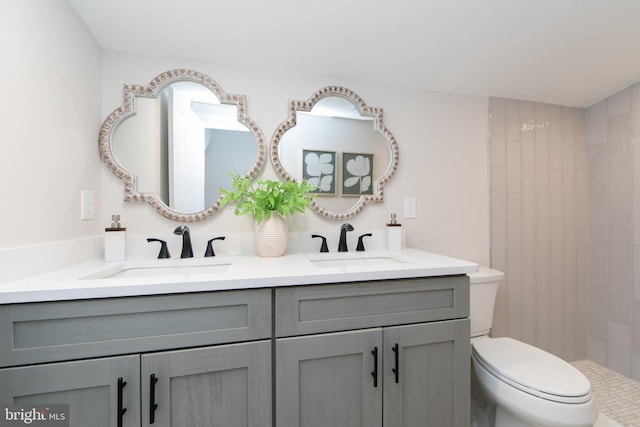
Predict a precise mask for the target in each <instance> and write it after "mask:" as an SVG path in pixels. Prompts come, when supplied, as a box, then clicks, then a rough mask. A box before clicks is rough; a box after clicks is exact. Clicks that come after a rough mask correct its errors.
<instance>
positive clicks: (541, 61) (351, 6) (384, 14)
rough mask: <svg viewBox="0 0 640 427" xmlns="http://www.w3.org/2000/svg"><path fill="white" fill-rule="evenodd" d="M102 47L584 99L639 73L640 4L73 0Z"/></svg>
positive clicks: (560, 100) (377, 80)
mask: <svg viewBox="0 0 640 427" xmlns="http://www.w3.org/2000/svg"><path fill="white" fill-rule="evenodd" d="M69 3H71V5H72V6H73V7H74V8H75V10H76V11H77V13H78V14H79V15H80V17H81V18H82V20H83V21H84V22H85V23H86V25H87V26H88V27H89V29H90V30H91V32H92V33H93V34H94V35H95V37H96V39H97V40H98V42H99V43H100V45H101V46H102V47H103V48H104V49H107V50H115V51H122V52H130V53H138V54H148V55H159V56H166V57H171V58H181V59H187V60H194V61H203V62H209V63H218V64H221V65H236V66H239V67H243V68H252V69H257V70H261V69H262V70H272V71H277V72H282V71H285V72H289V73H292V74H294V75H295V74H301V73H304V74H312V75H315V76H320V77H327V78H332V79H340V80H349V81H353V80H357V81H365V82H369V83H374V84H383V85H388V86H397V87H403V88H411V89H423V90H429V91H438V92H449V93H459V94H468V95H481V96H498V97H506V98H515V99H525V100H532V101H538V102H548V103H553V104H560V105H567V106H579V107H586V106H589V105H591V104H593V103H595V102H597V101H599V100H600V99H602V98H605V97H607V96H609V95H611V94H612V93H615V92H617V91H618V90H620V89H623V88H625V87H627V86H628V85H630V84H632V83H634V82H636V81H640V1H638V0H226V1H223V0H179V1H176V0H108V1H106V0H69Z"/></svg>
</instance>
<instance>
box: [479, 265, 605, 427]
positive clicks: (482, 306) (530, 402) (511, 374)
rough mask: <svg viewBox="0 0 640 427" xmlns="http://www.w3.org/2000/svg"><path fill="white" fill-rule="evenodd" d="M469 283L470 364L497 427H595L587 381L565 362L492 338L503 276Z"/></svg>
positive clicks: (483, 272)
mask: <svg viewBox="0 0 640 427" xmlns="http://www.w3.org/2000/svg"><path fill="white" fill-rule="evenodd" d="M469 277H470V282H471V307H470V308H471V360H472V372H473V375H475V376H476V378H475V380H476V383H477V384H479V387H480V389H481V390H482V392H483V393H484V394H485V395H486V397H487V398H488V399H489V400H490V401H492V402H493V403H495V405H496V412H495V426H496V427H533V426H535V427H591V426H593V424H594V423H595V421H596V418H597V416H598V411H597V408H596V405H595V403H594V401H593V399H592V397H591V384H589V380H587V378H586V377H585V376H584V375H583V374H582V373H581V372H580V371H579V370H578V369H576V368H575V367H573V366H572V365H570V364H569V363H567V362H565V361H564V360H562V359H560V358H558V357H556V356H554V355H552V354H549V353H547V352H545V351H543V350H541V349H539V348H537V347H533V346H531V345H529V344H525V343H523V342H520V341H517V340H514V339H511V338H490V337H489V332H490V331H491V326H492V323H493V308H494V303H495V298H496V294H497V291H498V287H499V286H500V281H501V280H502V279H503V277H504V273H502V272H501V271H497V270H493V269H488V268H482V267H481V268H480V271H478V272H477V273H472V274H469Z"/></svg>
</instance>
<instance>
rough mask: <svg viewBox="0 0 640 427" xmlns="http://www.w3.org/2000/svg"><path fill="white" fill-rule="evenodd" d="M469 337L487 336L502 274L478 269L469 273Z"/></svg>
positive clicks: (487, 269) (486, 269) (490, 269)
mask: <svg viewBox="0 0 640 427" xmlns="http://www.w3.org/2000/svg"><path fill="white" fill-rule="evenodd" d="M468 276H469V282H470V284H471V287H470V307H469V308H470V318H471V337H477V336H481V335H488V334H489V332H490V331H491V326H492V325H493V308H494V306H495V302H496V295H497V293H498V287H499V286H500V282H501V281H502V279H503V278H504V273H503V272H502V271H499V270H494V269H492V268H487V267H480V268H479V269H478V272H477V273H469V274H468Z"/></svg>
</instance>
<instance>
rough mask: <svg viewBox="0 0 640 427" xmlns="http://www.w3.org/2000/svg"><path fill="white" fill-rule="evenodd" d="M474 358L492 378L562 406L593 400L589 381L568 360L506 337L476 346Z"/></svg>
mask: <svg viewBox="0 0 640 427" xmlns="http://www.w3.org/2000/svg"><path fill="white" fill-rule="evenodd" d="M472 356H473V357H474V358H475V359H476V361H477V362H478V363H480V364H481V365H482V366H483V367H484V368H485V369H486V370H487V371H489V372H491V374H492V375H494V376H496V377H497V378H499V379H500V380H501V381H504V382H505V383H507V384H509V385H511V386H512V387H515V388H517V389H519V390H521V391H524V392H526V393H529V394H532V395H534V396H537V397H540V398H543V399H546V400H550V401H553V402H559V403H585V402H588V401H589V400H591V385H590V384H589V381H588V380H587V378H586V377H585V376H584V375H583V374H582V373H581V372H580V371H579V370H578V369H576V368H575V367H573V366H571V365H570V364H569V363H567V362H565V361H564V360H562V359H560V358H559V357H556V356H554V355H552V354H549V353H547V352H546V351H544V350H541V349H539V348H537V347H533V346H531V345H529V344H526V343H523V342H520V341H517V340H514V339H511V338H507V337H503V338H495V339H483V340H478V341H474V342H473V343H472Z"/></svg>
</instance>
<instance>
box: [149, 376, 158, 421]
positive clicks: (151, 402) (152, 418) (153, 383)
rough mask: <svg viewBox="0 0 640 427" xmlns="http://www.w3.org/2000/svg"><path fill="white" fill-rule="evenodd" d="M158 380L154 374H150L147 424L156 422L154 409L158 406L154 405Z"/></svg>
mask: <svg viewBox="0 0 640 427" xmlns="http://www.w3.org/2000/svg"><path fill="white" fill-rule="evenodd" d="M157 382H158V378H157V377H156V374H151V376H150V377H149V424H154V423H155V422H156V409H158V404H157V403H156V383H157Z"/></svg>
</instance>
